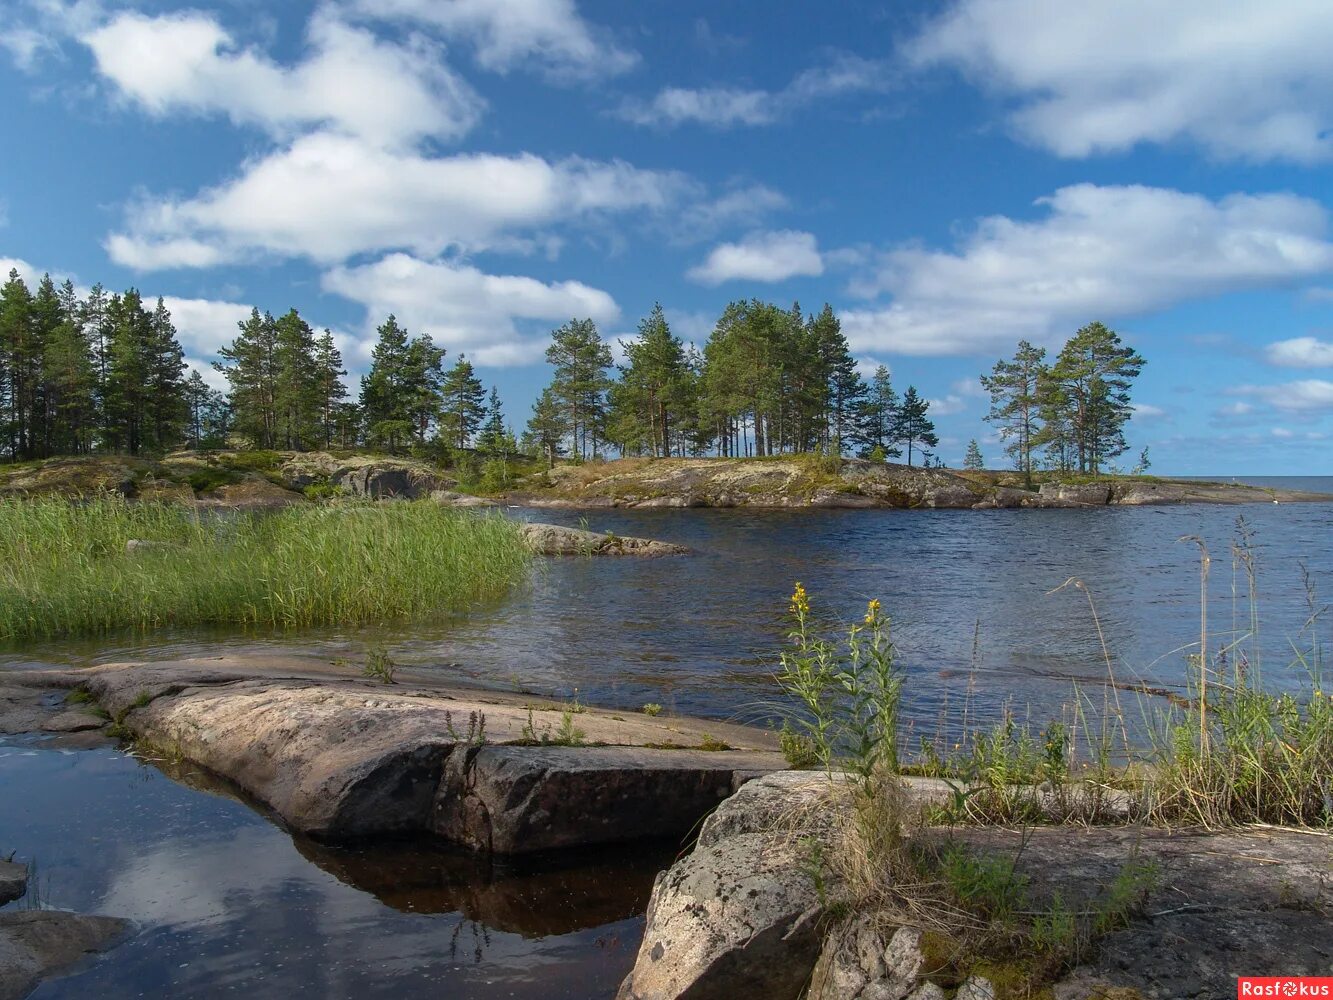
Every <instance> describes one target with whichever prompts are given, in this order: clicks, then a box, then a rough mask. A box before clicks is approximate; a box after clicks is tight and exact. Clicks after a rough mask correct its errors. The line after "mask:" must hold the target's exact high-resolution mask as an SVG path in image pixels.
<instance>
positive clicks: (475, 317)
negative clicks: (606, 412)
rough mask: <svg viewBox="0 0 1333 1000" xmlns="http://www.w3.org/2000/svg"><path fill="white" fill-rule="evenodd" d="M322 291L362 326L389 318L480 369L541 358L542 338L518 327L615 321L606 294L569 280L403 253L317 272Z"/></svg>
mask: <svg viewBox="0 0 1333 1000" xmlns="http://www.w3.org/2000/svg"><path fill="white" fill-rule="evenodd" d="M323 287H324V289H325V290H326V291H330V292H335V293H337V294H338V295H341V296H343V297H344V298H348V299H351V300H353V301H354V302H359V303H361V304H362V305H364V306H365V307H366V315H367V328H370V327H372V326H373V325H374V324H376V323H379V322H381V321H382V320H383V319H384V317H385V316H386V315H388V314H389V313H393V314H394V315H396V316H397V317H398V319H399V321H400V322H402V324H403V325H404V326H405V327H407V329H408V330H410V331H412V332H421V333H428V334H430V335H431V337H432V338H434V340H435V342H436V343H437V344H439V345H440V346H443V347H447V348H448V349H449V350H450V352H451V353H454V354H457V353H459V352H466V353H467V354H468V356H469V357H470V358H472V359H473V360H474V361H476V362H478V363H480V364H484V365H497V366H502V365H514V364H525V363H528V362H531V361H535V360H537V359H538V358H540V357H541V353H542V351H543V350H544V349H545V346H546V337H545V336H544V335H538V336H534V335H531V334H528V333H525V332H524V331H523V330H522V329H520V326H519V324H520V322H523V321H535V320H540V321H543V322H545V323H550V324H559V323H563V322H564V321H566V320H569V319H572V318H575V317H579V318H582V317H589V318H591V319H593V320H595V321H596V322H598V323H602V324H605V323H611V322H614V321H615V320H617V319H618V318H619V317H620V307H619V306H617V305H616V302H615V300H614V299H613V298H611V296H610V295H608V294H607V293H606V292H604V291H601V290H600V289H597V288H591V287H589V286H588V285H585V284H582V283H580V282H577V281H562V282H556V283H552V284H546V283H543V282H541V281H537V280H535V279H533V278H528V277H521V276H518V275H495V274H485V273H483V272H481V271H479V270H478V269H477V268H475V267H471V266H468V265H465V264H459V263H456V262H451V261H436V262H429V261H424V260H419V259H417V258H415V257H410V256H408V255H406V254H391V255H389V256H387V257H385V258H383V259H382V260H379V261H376V262H375V263H373V264H366V265H362V266H359V267H339V268H335V269H333V270H331V271H329V272H328V273H327V274H325V275H324V279H323Z"/></svg>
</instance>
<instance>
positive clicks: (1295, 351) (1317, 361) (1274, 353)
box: [1264, 337, 1333, 368]
mask: <svg viewBox="0 0 1333 1000" xmlns="http://www.w3.org/2000/svg"><path fill="white" fill-rule="evenodd" d="M1264 355H1265V356H1266V357H1267V358H1268V362H1269V364H1274V365H1281V366H1282V367H1284V368H1328V367H1330V366H1333V344H1330V343H1329V342H1328V341H1326V340H1316V339H1315V338H1314V337H1294V338H1292V339H1291V340H1279V341H1278V342H1277V343H1275V344H1269V345H1268V347H1267V348H1265V350H1264Z"/></svg>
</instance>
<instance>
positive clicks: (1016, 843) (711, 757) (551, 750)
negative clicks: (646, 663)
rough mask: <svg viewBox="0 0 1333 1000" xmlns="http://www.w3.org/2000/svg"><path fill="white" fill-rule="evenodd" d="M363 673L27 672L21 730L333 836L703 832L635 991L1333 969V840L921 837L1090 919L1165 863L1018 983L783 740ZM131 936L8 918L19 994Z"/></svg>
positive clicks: (1208, 978) (518, 848) (198, 663)
mask: <svg viewBox="0 0 1333 1000" xmlns="http://www.w3.org/2000/svg"><path fill="white" fill-rule="evenodd" d="M354 671H355V668H354V667H352V666H350V665H347V664H341V663H331V662H329V661H327V660H320V659H316V658H313V657H285V658H279V657H240V656H234V657H215V658H208V659H194V660H175V661H157V662H140V663H119V664H105V665H101V666H97V667H91V668H83V669H78V670H10V671H6V672H4V673H0V732H6V733H44V734H45V739H44V743H45V745H65V746H81V745H82V746H87V745H96V744H102V745H105V744H107V743H109V742H110V741H112V740H114V739H121V738H130V739H133V740H135V741H136V743H137V745H138V746H139V748H140V750H141V752H143V753H145V754H146V755H149V756H150V757H153V758H155V759H161V760H162V761H163V762H164V764H163V766H164V767H165V769H166V770H167V772H168V773H169V774H171V773H173V772H174V770H175V769H176V768H178V767H179V766H180V765H182V764H189V765H193V766H197V767H198V768H199V769H200V770H201V771H202V772H203V773H204V774H205V775H207V776H208V780H210V781H220V782H223V783H224V784H225V786H226V787H227V788H229V789H234V792H233V794H237V795H240V796H242V797H244V798H245V799H246V801H249V802H251V803H252V804H254V805H255V806H257V807H258V808H261V809H262V810H265V811H267V812H269V813H271V815H272V816H273V818H274V819H275V820H277V821H278V822H279V823H281V824H282V825H283V826H285V827H286V828H288V829H289V830H291V831H292V832H293V834H294V835H297V836H299V837H301V838H302V841H301V842H304V843H306V844H308V845H309V847H308V848H307V850H311V851H326V850H328V848H325V847H322V846H320V844H322V843H331V844H345V843H363V842H367V841H374V840H377V839H382V838H386V837H388V838H392V837H399V836H402V835H404V834H408V835H417V836H423V835H424V836H426V837H433V838H438V839H440V840H443V841H447V842H450V843H454V844H459V845H464V846H466V847H469V848H471V849H473V850H475V851H478V852H481V854H482V856H483V857H484V856H485V855H487V854H491V855H506V854H508V855H525V854H530V853H534V852H547V851H551V850H560V849H565V848H576V847H586V846H594V847H595V846H597V845H611V844H625V843H628V844H633V843H635V842H645V843H646V842H647V841H649V840H653V841H660V840H661V839H662V838H670V839H671V840H672V841H674V842H677V843H686V842H688V841H689V840H690V838H691V837H693V836H694V835H695V833H696V831H697V838H696V839H695V841H694V843H693V846H692V848H691V849H690V851H689V853H687V854H685V855H683V856H681V857H680V858H679V859H678V860H677V861H676V862H675V863H674V864H673V865H672V866H671V867H670V868H669V870H667V871H665V872H663V873H662V874H660V875H659V876H658V878H657V880H656V882H655V885H654V888H653V892H652V897H651V900H650V902H649V905H648V912H647V918H646V929H645V933H644V937H643V940H642V944H641V946H640V948H639V952H638V956H637V959H636V961H635V964H634V967H633V970H632V972H631V973H630V975H629V976H628V977H627V979H626V980H625V982H624V984H623V985H622V987H621V989H620V992H619V995H618V996H619V1000H673V998H683V997H688V998H691V1000H711V998H717V1000H747V998H751V997H754V998H759V997H763V998H764V1000H798V998H801V997H808V998H810V1000H858V998H859V1000H884V998H895V1000H950V998H952V1000H1004V998H1008V997H1016V996H1027V995H1038V996H1042V997H1048V998H1051V1000H1083V998H1088V997H1099V998H1102V1000H1111V998H1115V1000H1136V998H1137V1000H1145V998H1168V997H1170V998H1176V997H1212V996H1220V995H1226V994H1227V993H1228V992H1229V990H1230V989H1231V988H1232V987H1233V986H1234V980H1235V977H1236V976H1237V975H1265V974H1268V975H1277V974H1301V973H1303V974H1311V975H1318V974H1328V972H1329V971H1330V969H1333V946H1330V944H1329V941H1330V940H1333V939H1331V938H1330V936H1329V930H1330V926H1329V924H1330V913H1331V912H1333V848H1330V846H1329V845H1330V843H1333V841H1331V840H1330V838H1329V836H1328V835H1327V833H1326V832H1320V831H1305V830H1291V829H1277V828H1271V827H1265V828H1240V829H1231V830H1220V831H1200V830H1182V831H1165V830H1161V829H1153V828H1143V827H1136V826H1131V825H1128V824H1127V823H1126V822H1125V820H1124V818H1123V816H1121V818H1119V819H1117V818H1116V817H1117V816H1120V814H1119V813H1117V812H1116V810H1114V809H1112V810H1111V813H1109V814H1108V815H1109V816H1111V819H1112V821H1111V822H1110V823H1109V824H1108V825H1101V826H1096V825H1094V826H1087V827H1069V826H1046V827H1042V826H1037V827H1029V828H1026V829H1024V830H1021V831H1020V830H1015V829H1010V828H1003V827H967V826H963V827H957V828H950V829H947V830H946V829H940V828H927V829H923V830H922V831H919V832H918V833H917V834H915V835H916V836H925V837H947V838H950V839H951V840H952V841H956V842H958V843H961V844H964V845H966V847H967V848H968V849H969V850H972V851H976V852H978V853H979V854H982V855H985V854H992V855H997V856H1004V857H1015V856H1017V858H1018V859H1019V861H1020V862H1021V869H1020V870H1021V875H1022V878H1023V879H1024V880H1025V883H1027V884H1028V885H1029V887H1030V890H1031V892H1032V894H1033V898H1036V899H1047V900H1049V899H1062V900H1064V901H1065V902H1066V903H1067V904H1068V905H1069V906H1070V907H1072V908H1073V910H1074V912H1079V911H1080V910H1082V909H1084V908H1087V907H1089V906H1092V905H1094V904H1095V901H1096V899H1097V898H1098V896H1099V894H1103V893H1104V892H1105V891H1106V887H1107V886H1109V885H1111V884H1112V883H1113V882H1114V881H1115V880H1116V878H1117V873H1118V872H1119V871H1121V869H1122V867H1123V866H1124V865H1125V863H1126V861H1127V860H1129V859H1133V860H1134V862H1135V863H1136V864H1141V865H1143V866H1145V867H1150V868H1151V869H1152V870H1153V871H1154V872H1155V873H1156V874H1155V877H1154V879H1153V881H1152V884H1151V886H1145V887H1144V888H1142V889H1141V890H1136V892H1137V893H1138V894H1139V895H1138V897H1136V899H1135V900H1134V904H1135V905H1134V908H1133V912H1134V916H1133V918H1132V919H1129V920H1126V921H1125V922H1124V923H1123V924H1118V925H1117V926H1115V927H1114V928H1112V929H1110V930H1109V931H1108V932H1107V933H1106V934H1104V935H1103V936H1102V937H1101V939H1100V940H1099V941H1098V942H1097V947H1096V948H1095V950H1091V951H1089V953H1088V954H1086V955H1083V956H1082V957H1081V959H1080V961H1079V962H1078V963H1077V964H1076V965H1074V966H1072V967H1068V968H1062V969H1061V970H1060V972H1059V976H1058V978H1057V979H1055V980H1054V981H1052V982H1049V983H1047V984H1045V985H1044V986H1043V987H1042V990H1043V992H1040V993H1038V994H1030V993H1022V992H1018V993H1016V992H1013V989H1014V987H1013V984H1012V982H1011V981H1010V980H1009V979H1006V977H1017V978H1016V979H1014V980H1013V981H1014V982H1016V981H1020V980H1021V981H1023V982H1027V980H1023V979H1022V975H1023V971H1022V969H1020V968H1018V967H1017V966H1013V967H1011V965H1012V963H1011V965H1004V964H992V965H986V966H984V967H977V968H972V967H968V966H965V965H962V964H960V963H959V962H957V961H955V960H953V959H952V958H949V957H948V956H943V957H942V954H943V953H942V952H941V951H940V948H939V946H938V942H937V941H936V939H934V938H932V937H931V933H932V932H931V931H930V930H929V928H928V927H926V926H918V925H915V924H913V923H911V922H910V921H907V920H904V919H902V918H901V917H896V918H891V917H886V916H885V915H884V914H882V913H871V912H861V911H859V910H857V909H856V908H852V909H850V910H849V909H848V908H847V907H845V906H844V905H842V904H840V903H839V902H838V899H839V897H838V885H837V884H836V883H835V882H829V881H827V879H826V877H825V876H821V875H820V874H819V873H820V871H821V868H820V863H819V861H818V859H819V857H820V856H821V854H820V852H821V851H826V850H832V849H834V844H835V841H834V840H833V839H832V837H833V831H834V830H835V829H836V816H837V815H838V809H839V808H841V804H842V803H845V796H843V795H842V793H843V791H845V787H846V786H845V782H841V781H839V780H837V779H836V778H830V777H829V776H828V775H826V774H824V773H822V772H808V771H791V770H787V769H786V764H785V761H784V760H783V758H782V756H781V754H779V753H778V752H777V751H776V748H775V745H774V744H775V740H774V737H773V735H772V734H771V733H768V732H765V731H760V730H755V729H752V728H748V727H741V726H732V725H728V724H724V723H715V722H703V721H700V720H691V719H681V718H660V717H651V716H648V715H642V714H635V713H615V712H611V711H605V710H598V709H592V708H586V707H583V706H577V705H573V704H564V705H561V704H552V703H549V702H535V701H534V700H533V699H532V698H531V697H529V696H524V695H514V694H507V693H495V692H486V691H478V690H469V689H462V688H457V687H452V686H446V685H442V684H439V683H438V682H436V681H434V680H433V679H432V678H430V677H428V676H417V675H408V674H406V672H404V673H403V674H401V675H400V676H399V677H398V678H396V681H397V682H396V683H392V684H385V683H381V682H379V681H375V680H372V679H369V678H365V677H361V676H359V675H357V674H356V673H355V672H354ZM75 692H77V694H75ZM483 720H484V729H483ZM215 776H216V777H215ZM907 793H908V795H909V796H911V797H912V798H914V799H915V800H916V801H920V802H940V801H942V800H943V799H945V798H947V797H948V796H949V795H950V794H951V789H949V788H948V787H947V786H946V785H945V784H944V783H942V782H939V781H935V780H927V779H907ZM307 837H308V838H311V839H309V840H306V839H305V838H307ZM821 844H822V845H824V846H823V847H820V846H818V845H821ZM324 863H325V864H328V863H329V862H328V860H327V859H325V862H324ZM342 863H343V862H342V861H337V862H336V863H334V867H337V866H338V865H340V864H342ZM20 868H21V866H17V865H3V864H0V893H3V897H0V898H6V899H9V898H14V897H15V896H16V895H21V894H22V892H23V882H24V880H25V876H26V872H24V871H21V870H20ZM392 888H393V887H392V886H386V887H384V889H385V891H391V890H392ZM1139 897H1141V898H1139ZM502 904H503V905H513V904H510V903H505V902H503V901H502ZM126 929H127V925H126V924H125V923H124V922H123V921H119V920H116V919H114V918H112V917H84V916H79V915H75V914H59V913H51V912H49V911H33V912H28V911H21V910H7V911H3V912H0V997H4V998H7V997H9V996H14V997H19V996H23V995H25V994H26V991H27V990H29V989H31V988H32V985H33V984H34V983H35V982H37V981H38V979H39V978H40V977H42V976H44V975H52V974H58V973H59V971H60V970H62V969H64V968H67V967H68V966H69V964H70V963H72V962H77V961H78V960H79V959H81V958H82V957H83V956H85V955H87V954H89V953H92V952H95V951H97V950H100V949H103V948H106V947H109V946H110V945H111V944H113V943H114V942H115V941H116V940H117V938H118V937H120V936H121V935H122V934H123V933H124V932H125V930H126ZM932 942H934V943H932ZM1020 965H1021V963H1020ZM1026 988H1027V987H1026V986H1025V987H1024V989H1026ZM5 990H8V991H9V992H7V993H6V992H5Z"/></svg>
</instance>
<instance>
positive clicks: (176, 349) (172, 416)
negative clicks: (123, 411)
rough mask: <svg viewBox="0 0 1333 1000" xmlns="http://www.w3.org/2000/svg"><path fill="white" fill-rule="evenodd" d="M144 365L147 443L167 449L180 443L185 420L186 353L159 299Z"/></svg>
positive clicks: (158, 449) (156, 447) (163, 449)
mask: <svg viewBox="0 0 1333 1000" xmlns="http://www.w3.org/2000/svg"><path fill="white" fill-rule="evenodd" d="M143 351H144V367H145V368H146V370H147V372H148V387H147V388H148V398H147V399H146V400H145V401H144V402H145V410H146V413H145V418H146V419H145V426H146V429H147V431H148V434H147V439H146V442H145V443H146V445H147V447H148V448H149V449H151V450H153V451H166V450H168V449H170V448H174V447H176V446H177V445H179V444H180V442H181V439H182V438H183V437H184V432H185V424H186V421H187V419H188V406H187V404H186V401H185V352H184V350H183V349H182V348H181V345H180V341H179V340H177V339H176V327H175V324H173V323H172V321H171V313H170V312H169V311H168V310H167V307H166V305H165V303H164V302H163V301H162V299H161V298H159V299H158V300H157V307H156V308H155V309H154V310H153V315H152V317H151V319H150V320H149V324H148V339H147V340H146V341H145V342H144V344H143Z"/></svg>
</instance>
